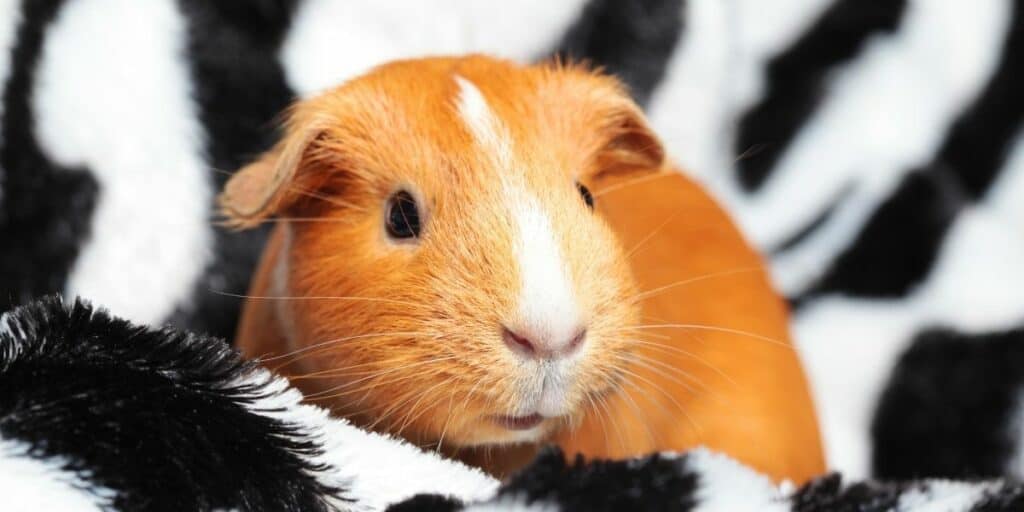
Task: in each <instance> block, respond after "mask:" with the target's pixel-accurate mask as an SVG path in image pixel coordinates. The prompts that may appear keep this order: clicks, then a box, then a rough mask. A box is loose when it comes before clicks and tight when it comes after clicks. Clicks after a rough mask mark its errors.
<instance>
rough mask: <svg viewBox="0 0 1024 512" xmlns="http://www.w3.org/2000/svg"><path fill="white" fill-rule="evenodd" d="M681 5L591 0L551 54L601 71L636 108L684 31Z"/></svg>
mask: <svg viewBox="0 0 1024 512" xmlns="http://www.w3.org/2000/svg"><path fill="white" fill-rule="evenodd" d="M683 3H684V2H683V0H590V2H588V3H587V5H586V6H585V7H584V8H583V13H582V14H581V15H580V17H579V19H577V20H576V22H575V23H574V24H573V25H572V26H571V27H570V28H569V30H568V32H566V34H565V36H564V37H563V38H562V41H561V43H560V44H559V45H558V46H557V48H556V49H555V52H554V53H555V54H556V55H559V56H561V57H563V58H566V59H569V60H571V61H578V60H583V61H587V62H590V63H592V64H595V65H598V66H601V67H603V68H604V69H605V70H606V71H608V72H609V73H611V74H613V75H615V76H617V77H618V78H619V79H620V80H622V81H623V82H624V83H625V84H626V86H628V87H629V90H630V93H631V94H632V95H633V98H634V99H635V100H636V102H637V103H639V104H640V105H641V106H643V105H646V104H647V102H648V101H649V100H650V98H651V95H652V94H653V93H654V89H655V88H656V87H657V85H658V84H659V83H660V82H661V79H662V78H663V77H664V75H665V71H666V68H667V66H668V62H669V59H671V57H672V52H673V51H674V49H675V47H676V43H677V42H678V41H679V37H680V35H681V34H682V31H683Z"/></svg>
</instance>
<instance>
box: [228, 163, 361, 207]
mask: <svg viewBox="0 0 1024 512" xmlns="http://www.w3.org/2000/svg"><path fill="white" fill-rule="evenodd" d="M210 170H212V171H213V172H216V173H220V174H223V175H225V176H234V175H235V173H233V172H231V171H226V170H224V169H218V168H216V167H211V168H210ZM285 188H286V189H287V190H289V191H291V192H296V193H298V194H300V195H303V196H306V197H310V198H312V199H319V200H321V201H325V202H328V203H331V204H333V205H335V206H341V207H343V208H351V209H353V210H357V211H366V209H365V208H363V207H361V206H357V205H354V204H352V203H349V202H348V201H343V200H341V199H337V198H334V197H330V196H325V195H323V194H321V193H319V192H314V191H312V190H307V189H305V188H302V187H299V186H298V185H285Z"/></svg>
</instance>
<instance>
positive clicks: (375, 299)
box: [210, 289, 420, 308]
mask: <svg viewBox="0 0 1024 512" xmlns="http://www.w3.org/2000/svg"><path fill="white" fill-rule="evenodd" d="M210 292H212V293H216V294H217V295H223V296H225V297H234V298H236V299H248V300H351V301H367V302H384V303H388V304H398V305H402V306H411V307H414V308H418V307H420V305H419V304H415V303H412V302H406V301H402V300H395V299H385V298H382V297H356V296H333V295H305V296H291V295H281V296H274V295H245V294H241V293H231V292H222V291H220V290H214V289H210Z"/></svg>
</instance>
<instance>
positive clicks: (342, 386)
mask: <svg viewBox="0 0 1024 512" xmlns="http://www.w3.org/2000/svg"><path fill="white" fill-rule="evenodd" d="M452 359H455V356H445V357H438V358H434V359H428V360H426V361H416V362H414V363H410V364H407V365H404V366H396V367H394V368H387V369H385V370H381V371H379V372H375V373H374V374H372V375H369V376H366V377H363V378H361V379H357V380H354V381H351V382H346V383H344V384H339V385H337V386H334V387H331V388H329V389H325V390H323V391H319V392H317V393H312V394H309V395H306V398H311V397H318V396H320V395H326V394H328V393H331V392H333V391H337V390H339V389H345V388H349V387H352V386H354V385H356V384H359V383H361V382H366V381H368V380H370V379H373V378H376V377H380V376H383V375H387V374H391V373H395V372H400V371H403V370H408V369H409V368H415V367H419V366H424V365H428V364H434V363H439V362H442V361H450V360H452ZM413 376H418V375H413ZM409 377H411V376H406V377H405V378H409ZM321 398H325V397H321Z"/></svg>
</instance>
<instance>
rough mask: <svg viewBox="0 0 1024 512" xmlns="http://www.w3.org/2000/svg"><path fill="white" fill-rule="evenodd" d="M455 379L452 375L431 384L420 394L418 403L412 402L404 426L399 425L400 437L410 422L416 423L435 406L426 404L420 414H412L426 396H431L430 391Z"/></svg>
mask: <svg viewBox="0 0 1024 512" xmlns="http://www.w3.org/2000/svg"><path fill="white" fill-rule="evenodd" d="M455 379H456V377H455V376H451V377H448V378H447V379H445V380H442V381H441V382H438V383H437V384H434V385H433V386H431V387H430V388H429V389H427V391H425V392H424V393H423V394H422V395H421V396H420V398H419V400H416V403H414V404H412V407H410V408H409V411H408V412H407V413H406V414H405V418H403V420H402V426H400V427H398V434H396V435H398V436H399V437H401V436H402V432H404V431H405V429H406V428H407V427H408V426H409V425H410V424H412V423H414V422H415V421H416V420H418V419H420V418H421V417H423V414H424V413H425V412H427V411H429V410H430V408H431V407H433V405H434V404H431V405H429V406H426V407H424V408H423V410H422V411H420V412H419V413H418V414H416V415H415V416H413V415H412V414H413V412H415V411H416V409H418V408H419V406H420V404H421V403H423V399H424V398H426V397H428V396H430V393H431V392H433V391H434V390H435V389H437V388H438V387H440V386H442V385H450V384H451V383H452V381H454V380H455Z"/></svg>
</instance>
